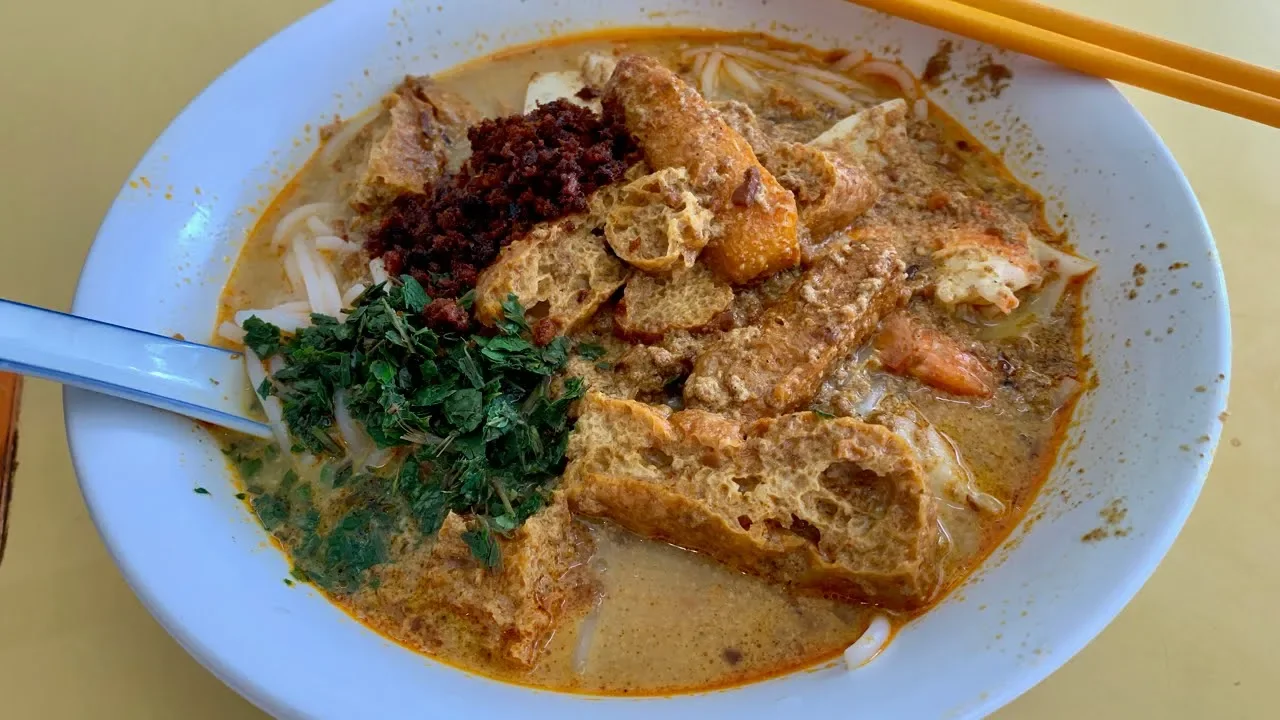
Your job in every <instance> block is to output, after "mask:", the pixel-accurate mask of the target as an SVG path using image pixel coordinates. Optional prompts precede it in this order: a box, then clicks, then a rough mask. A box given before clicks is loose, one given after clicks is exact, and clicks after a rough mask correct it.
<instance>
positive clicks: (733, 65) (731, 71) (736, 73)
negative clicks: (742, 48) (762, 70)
mask: <svg viewBox="0 0 1280 720" xmlns="http://www.w3.org/2000/svg"><path fill="white" fill-rule="evenodd" d="M724 71H725V73H726V74H728V76H729V77H731V78H733V81H734V82H736V83H738V85H740V86H742V89H743V90H746V91H747V92H749V93H751V94H753V95H760V94H762V93H763V92H764V87H763V86H762V85H761V84H760V81H759V80H756V76H755V74H753V73H752V72H751V71H750V70H748V69H746V68H745V67H743V65H742V63H740V62H738V61H737V60H734V59H733V58H725V59H724Z"/></svg>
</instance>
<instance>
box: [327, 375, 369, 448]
mask: <svg viewBox="0 0 1280 720" xmlns="http://www.w3.org/2000/svg"><path fill="white" fill-rule="evenodd" d="M333 419H334V423H335V424H336V425H337V426H338V433H339V434H341V435H342V441H343V442H344V443H346V445H347V453H348V454H349V455H350V456H351V458H352V459H353V460H355V461H356V462H357V463H363V462H364V461H365V460H366V459H367V458H368V457H369V455H370V454H371V453H372V452H373V451H374V448H375V447H376V446H375V445H374V443H373V438H371V437H369V433H367V432H365V430H364V428H362V427H360V424H359V423H357V422H356V421H355V419H354V418H352V417H351V410H350V409H349V408H347V394H346V391H345V390H339V391H337V392H336V393H334V395H333Z"/></svg>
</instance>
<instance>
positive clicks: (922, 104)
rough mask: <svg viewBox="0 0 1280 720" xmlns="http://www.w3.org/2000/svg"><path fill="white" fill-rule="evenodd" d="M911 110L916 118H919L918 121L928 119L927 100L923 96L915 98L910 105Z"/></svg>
mask: <svg viewBox="0 0 1280 720" xmlns="http://www.w3.org/2000/svg"><path fill="white" fill-rule="evenodd" d="M911 111H912V113H913V114H914V115H915V116H916V120H919V121H920V122H924V121H925V120H928V119H929V101H928V100H925V99H924V98H920V99H919V100H916V102H915V104H914V105H912V106H911Z"/></svg>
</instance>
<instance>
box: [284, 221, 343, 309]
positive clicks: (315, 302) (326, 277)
mask: <svg viewBox="0 0 1280 720" xmlns="http://www.w3.org/2000/svg"><path fill="white" fill-rule="evenodd" d="M293 252H294V254H295V255H297V257H298V269H299V270H300V271H301V272H302V284H303V286H305V287H306V289H307V300H308V301H310V302H311V309H312V310H313V311H315V312H317V313H320V314H321V315H330V316H332V317H337V316H338V313H339V312H341V311H342V294H341V293H339V292H338V281H337V279H336V278H334V276H333V271H332V270H330V269H329V264H328V263H326V262H325V261H324V258H323V257H321V256H320V253H318V252H316V251H315V249H314V248H312V247H311V246H310V244H308V243H307V241H306V240H305V239H304V238H302V237H297V238H295V239H294V241H293Z"/></svg>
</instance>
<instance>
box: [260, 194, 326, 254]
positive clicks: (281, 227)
mask: <svg viewBox="0 0 1280 720" xmlns="http://www.w3.org/2000/svg"><path fill="white" fill-rule="evenodd" d="M333 209H334V207H333V203H327V202H318V203H309V204H307V205H299V206H298V207H296V208H294V209H292V210H290V211H289V212H288V213H287V214H286V215H285V216H284V217H282V218H280V222H278V223H276V229H275V230H273V231H272V233H271V249H272V250H276V249H279V247H280V246H281V245H283V244H284V241H285V239H287V238H288V237H289V235H291V234H292V232H293V230H294V229H295V228H296V227H297V226H298V224H300V223H303V222H305V221H306V220H307V219H308V218H311V217H315V216H317V215H320V214H322V213H331V212H333Z"/></svg>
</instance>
